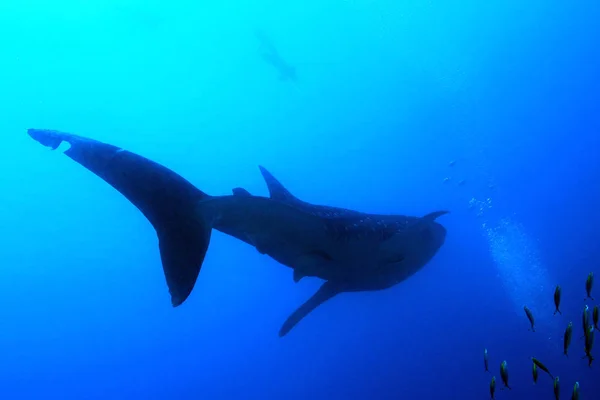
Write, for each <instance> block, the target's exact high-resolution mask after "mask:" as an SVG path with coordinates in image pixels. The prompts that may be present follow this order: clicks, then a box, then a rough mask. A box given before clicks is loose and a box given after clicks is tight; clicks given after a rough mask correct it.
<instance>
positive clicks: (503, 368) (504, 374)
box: [500, 360, 512, 390]
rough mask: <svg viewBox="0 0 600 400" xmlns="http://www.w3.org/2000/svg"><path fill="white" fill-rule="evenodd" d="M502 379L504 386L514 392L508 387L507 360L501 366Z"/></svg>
mask: <svg viewBox="0 0 600 400" xmlns="http://www.w3.org/2000/svg"><path fill="white" fill-rule="evenodd" d="M500 378H502V383H504V386H505V387H507V388H509V389H510V390H512V388H511V387H510V386H509V385H508V365H507V364H506V360H504V361H502V364H500Z"/></svg>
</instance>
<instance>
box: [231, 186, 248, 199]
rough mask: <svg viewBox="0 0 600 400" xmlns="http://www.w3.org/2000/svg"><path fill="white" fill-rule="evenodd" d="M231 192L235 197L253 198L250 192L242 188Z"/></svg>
mask: <svg viewBox="0 0 600 400" xmlns="http://www.w3.org/2000/svg"><path fill="white" fill-rule="evenodd" d="M231 192H232V193H233V195H234V196H244V197H250V196H252V195H251V194H250V192H249V191H247V190H246V189H244V188H240V187H238V188H233V189H231Z"/></svg>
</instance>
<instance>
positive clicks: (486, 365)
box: [483, 349, 490, 372]
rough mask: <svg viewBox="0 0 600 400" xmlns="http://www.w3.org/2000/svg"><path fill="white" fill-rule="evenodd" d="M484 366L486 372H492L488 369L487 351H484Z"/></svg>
mask: <svg viewBox="0 0 600 400" xmlns="http://www.w3.org/2000/svg"><path fill="white" fill-rule="evenodd" d="M483 366H484V367H485V372H490V370H489V369H488V352H487V349H483Z"/></svg>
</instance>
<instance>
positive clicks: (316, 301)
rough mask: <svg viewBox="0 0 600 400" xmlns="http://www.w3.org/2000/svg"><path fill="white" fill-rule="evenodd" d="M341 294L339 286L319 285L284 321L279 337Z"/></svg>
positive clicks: (330, 284)
mask: <svg viewBox="0 0 600 400" xmlns="http://www.w3.org/2000/svg"><path fill="white" fill-rule="evenodd" d="M341 292H343V289H342V287H341V286H340V285H338V284H336V283H333V282H331V281H329V282H325V283H324V284H323V285H321V287H320V288H319V290H317V292H316V293H315V294H313V295H312V297H311V298H309V299H308V300H307V301H306V302H305V303H304V304H302V305H301V306H300V307H299V308H298V309H297V310H296V311H294V312H293V313H292V315H290V316H289V317H288V319H286V320H285V322H284V323H283V325H282V326H281V329H280V330H279V337H283V336H285V335H287V334H288V332H289V331H291V330H292V328H293V327H294V326H296V324H298V322H300V321H301V320H302V319H303V318H304V317H306V316H307V315H308V314H309V313H310V312H311V311H312V310H314V309H315V308H317V307H318V306H319V305H321V304H323V303H325V302H326V301H327V300H329V299H331V298H332V297H333V296H335V295H337V294H338V293H341Z"/></svg>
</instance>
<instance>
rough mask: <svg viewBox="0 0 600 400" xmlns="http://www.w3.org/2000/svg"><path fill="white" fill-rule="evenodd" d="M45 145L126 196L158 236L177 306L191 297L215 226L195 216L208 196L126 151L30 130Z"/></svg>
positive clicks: (164, 267)
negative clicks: (61, 150)
mask: <svg viewBox="0 0 600 400" xmlns="http://www.w3.org/2000/svg"><path fill="white" fill-rule="evenodd" d="M27 132H28V134H29V135H30V136H31V137H32V138H33V139H34V140H36V141H38V142H39V143H41V144H42V145H44V146H47V147H50V148H52V149H57V148H58V147H59V146H60V144H61V143H62V142H63V141H64V142H67V143H69V144H70V145H71V147H70V148H69V149H68V150H66V151H65V152H64V154H65V155H67V156H68V157H70V158H71V159H72V160H74V161H75V162H77V163H79V164H81V165H82V166H83V167H85V168H87V169H88V170H90V171H91V172H93V173H94V174H96V175H97V176H98V177H100V178H102V179H103V180H104V181H105V182H106V183H108V184H109V185H111V186H112V187H113V188H115V189H116V190H117V191H119V192H120V193H121V194H122V195H123V196H125V197H126V198H127V199H128V200H129V201H130V202H131V203H133V205H134V206H135V207H137V208H138V209H139V210H140V211H141V212H142V214H144V216H145V217H146V218H147V219H148V220H149V221H150V223H151V224H152V226H153V227H154V229H155V230H156V234H157V236H158V241H159V248H160V256H161V260H162V264H163V272H164V274H165V279H166V281H167V286H168V288H169V293H170V294H171V303H172V304H173V306H178V305H180V304H181V303H183V302H184V301H185V299H186V298H187V297H188V296H189V295H190V293H191V292H192V289H193V288H194V285H195V283H196V279H197V278H198V273H199V272H200V268H201V266H202V262H203V261H204V256H205V254H206V249H207V248H208V242H209V241H210V232H211V229H212V227H211V224H210V221H208V220H205V219H204V218H202V216H200V215H198V213H197V205H198V204H199V202H201V201H202V200H203V199H207V198H210V196H208V195H206V194H205V193H203V192H201V191H200V190H198V189H196V188H195V187H194V186H193V185H192V184H191V183H189V182H188V181H187V180H185V179H184V178H182V177H181V176H180V175H178V174H176V173H175V172H173V171H171V170H169V169H168V168H166V167H163V166H162V165H160V164H157V163H155V162H153V161H151V160H148V159H147V158H144V157H142V156H140V155H137V154H135V153H131V152H129V151H127V150H123V149H120V148H118V147H116V146H113V145H110V144H107V143H102V142H99V141H96V140H92V139H88V138H84V137H81V136H77V135H72V134H69V133H64V132H59V131H53V130H46V129H29V130H28V131H27Z"/></svg>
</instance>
